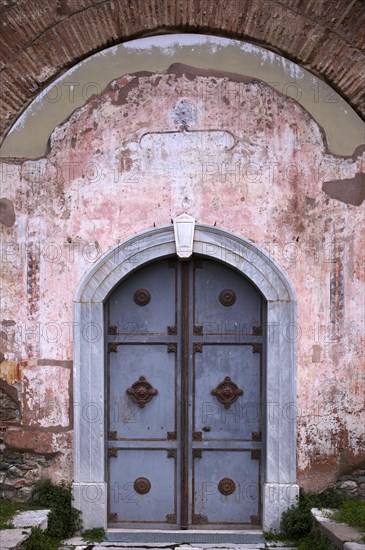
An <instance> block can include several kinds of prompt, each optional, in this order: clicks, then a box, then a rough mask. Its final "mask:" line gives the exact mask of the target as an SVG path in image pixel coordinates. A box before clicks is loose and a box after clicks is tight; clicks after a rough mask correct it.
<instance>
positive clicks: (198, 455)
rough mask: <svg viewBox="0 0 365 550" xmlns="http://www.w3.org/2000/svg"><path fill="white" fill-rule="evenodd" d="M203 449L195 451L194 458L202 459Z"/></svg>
mask: <svg viewBox="0 0 365 550" xmlns="http://www.w3.org/2000/svg"><path fill="white" fill-rule="evenodd" d="M202 452H203V451H202V449H193V458H202V457H203V455H202Z"/></svg>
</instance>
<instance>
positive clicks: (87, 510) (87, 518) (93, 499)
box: [72, 481, 107, 529]
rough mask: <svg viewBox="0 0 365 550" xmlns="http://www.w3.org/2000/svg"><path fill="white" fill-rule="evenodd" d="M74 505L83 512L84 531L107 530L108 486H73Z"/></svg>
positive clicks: (74, 484)
mask: <svg viewBox="0 0 365 550" xmlns="http://www.w3.org/2000/svg"><path fill="white" fill-rule="evenodd" d="M72 492H73V496H74V501H73V505H74V506H75V508H77V509H78V510H81V512H82V517H81V519H82V523H83V528H84V529H93V528H94V527H103V528H104V529H106V528H107V484H106V483H104V482H96V481H95V482H89V483H86V482H81V483H73V484H72Z"/></svg>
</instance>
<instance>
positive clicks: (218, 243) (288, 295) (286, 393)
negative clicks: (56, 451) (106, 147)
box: [73, 224, 298, 530]
mask: <svg viewBox="0 0 365 550" xmlns="http://www.w3.org/2000/svg"><path fill="white" fill-rule="evenodd" d="M175 253H176V246H175V239H174V230H173V226H172V225H170V226H164V227H161V228H156V229H153V230H150V231H146V232H143V233H141V234H139V235H137V236H135V237H132V238H130V239H128V240H126V241H125V242H123V243H122V244H120V245H119V246H118V247H116V248H115V249H113V250H112V251H110V252H108V253H107V254H106V255H104V256H103V257H102V258H101V259H100V260H99V261H98V262H97V264H96V265H95V266H94V268H93V269H92V270H91V271H90V272H89V273H88V274H87V275H86V276H85V277H84V279H83V280H82V282H81V284H80V286H79V288H78V291H77V293H76V296H75V300H74V302H75V319H74V321H75V327H76V330H75V357H74V399H75V402H74V426H75V433H74V484H73V489H74V495H75V502H76V505H77V507H78V508H79V509H81V510H82V512H83V521H84V526H85V528H89V527H97V526H103V527H106V525H107V509H106V503H107V486H106V472H105V445H104V441H105V395H104V394H105V374H104V369H103V367H102V366H103V365H104V355H105V353H104V324H105V321H104V301H105V300H106V298H107V297H108V295H109V294H110V292H111V291H112V289H113V288H114V287H115V286H116V285H117V284H118V283H119V282H120V281H122V280H123V278H124V277H126V276H127V275H128V274H129V273H131V272H132V271H133V270H135V269H136V268H138V267H140V266H142V265H144V264H146V263H148V262H150V261H153V260H157V259H160V258H164V257H168V256H171V255H174V254H175ZM193 253H195V254H199V255H202V256H205V257H207V258H213V259H216V260H219V261H220V262H223V263H225V264H227V265H229V266H232V267H234V268H235V269H236V270H237V271H238V272H239V273H242V274H243V275H244V276H245V277H246V278H248V279H249V280H250V281H251V282H252V283H253V284H254V285H255V286H256V287H257V288H258V289H259V291H260V292H261V293H262V295H263V296H264V298H265V299H266V301H267V342H266V345H267V372H266V376H265V394H266V397H265V400H266V414H265V423H266V426H265V428H266V453H265V454H266V460H265V461H264V462H265V465H264V475H263V494H262V501H263V529H264V530H270V529H278V528H279V524H280V517H281V514H282V512H283V511H284V510H285V509H287V508H288V507H290V506H291V505H292V504H294V503H295V499H296V497H297V495H298V485H297V484H296V427H295V403H296V360H295V337H294V336H292V330H293V328H295V325H296V300H295V295H294V291H293V289H292V287H291V284H290V282H289V281H288V279H287V278H286V276H285V275H284V273H283V272H282V270H281V269H280V267H279V266H278V265H277V264H276V262H274V261H273V260H272V258H270V257H269V256H268V255H267V254H266V253H264V252H263V251H262V250H260V249H259V248H258V247H257V246H255V245H254V244H253V243H250V242H248V241H246V240H244V239H243V238H241V237H239V236H237V235H233V234H231V233H229V232H227V231H224V230H222V229H218V228H216V227H211V226H207V225H201V224H197V225H196V228H195V235H194V242H193Z"/></svg>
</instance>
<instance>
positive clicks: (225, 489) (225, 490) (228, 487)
mask: <svg viewBox="0 0 365 550" xmlns="http://www.w3.org/2000/svg"><path fill="white" fill-rule="evenodd" d="M235 490H236V484H235V482H234V481H233V479H230V478H229V477H224V478H223V479H221V480H220V482H219V483H218V491H219V492H220V493H221V494H222V495H224V496H228V495H231V494H232V493H234V492H235Z"/></svg>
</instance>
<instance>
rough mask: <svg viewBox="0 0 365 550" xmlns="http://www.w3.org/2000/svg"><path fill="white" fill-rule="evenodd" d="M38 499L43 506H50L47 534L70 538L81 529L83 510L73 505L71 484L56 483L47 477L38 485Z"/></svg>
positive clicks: (59, 537)
mask: <svg viewBox="0 0 365 550" xmlns="http://www.w3.org/2000/svg"><path fill="white" fill-rule="evenodd" d="M36 495H37V496H36V501H37V502H38V503H39V504H40V505H41V506H49V507H50V509H51V511H50V513H49V514H48V527H47V534H48V535H50V536H52V537H55V538H58V539H62V538H68V537H72V535H73V534H74V533H75V532H76V531H79V530H80V529H81V519H80V514H81V512H80V511H79V510H77V509H76V508H74V507H73V506H72V492H71V485H69V484H67V483H65V482H64V481H62V482H61V484H60V485H54V484H53V483H52V481H51V480H50V479H45V480H42V481H40V482H38V483H37V485H36Z"/></svg>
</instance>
